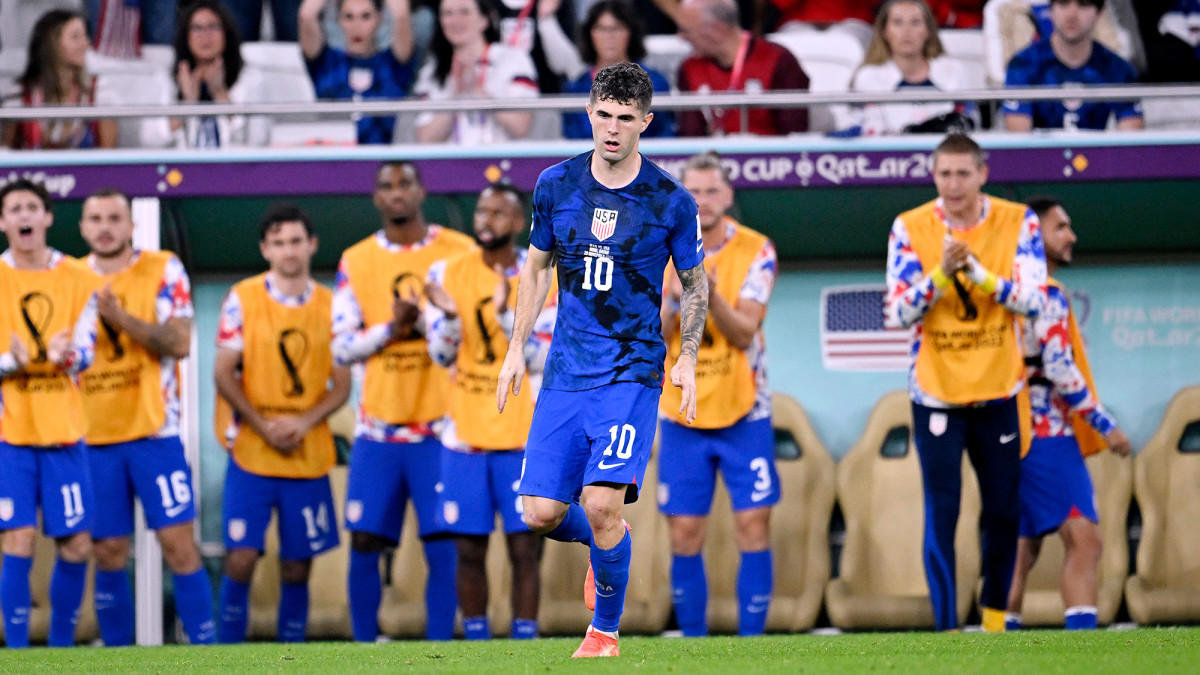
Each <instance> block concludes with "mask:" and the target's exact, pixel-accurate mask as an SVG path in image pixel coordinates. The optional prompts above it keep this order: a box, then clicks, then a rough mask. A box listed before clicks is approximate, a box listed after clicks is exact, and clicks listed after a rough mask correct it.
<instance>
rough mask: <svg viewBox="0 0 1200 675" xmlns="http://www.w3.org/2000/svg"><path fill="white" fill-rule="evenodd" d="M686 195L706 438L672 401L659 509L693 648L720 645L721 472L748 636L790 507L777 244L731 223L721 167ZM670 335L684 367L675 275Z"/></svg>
mask: <svg viewBox="0 0 1200 675" xmlns="http://www.w3.org/2000/svg"><path fill="white" fill-rule="evenodd" d="M682 178H683V186H684V187H685V188H687V189H688V191H689V192H691V193H692V197H694V198H695V199H696V206H697V207H698V208H699V213H700V232H701V235H702V237H703V240H704V267H705V268H706V271H707V274H708V323H707V325H706V327H705V331H704V338H703V339H702V340H701V342H700V351H699V353H698V354H697V361H696V402H697V406H698V407H699V408H701V409H702V410H704V414H703V415H702V416H701V417H699V418H698V419H697V420H696V422H695V425H694V427H695V428H689V427H688V426H686V425H684V424H683V422H684V420H683V419H682V417H681V416H680V415H679V414H678V412H677V410H678V408H679V397H680V395H679V392H678V391H676V390H675V389H673V388H672V389H666V390H664V391H663V396H662V400H661V401H660V402H659V416H660V417H661V418H662V426H661V427H660V432H659V433H660V436H659V454H658V480H659V488H658V490H659V492H658V505H659V508H660V509H661V510H662V511H663V513H665V514H666V515H667V522H668V524H669V527H670V533H671V554H672V559H671V588H672V597H673V600H674V603H675V618H676V620H677V621H678V622H679V628H680V630H682V631H683V634H684V635H685V636H700V635H706V634H707V633H708V624H707V617H706V614H707V609H708V584H707V581H706V579H705V575H704V558H703V557H702V556H701V554H700V551H701V549H703V547H704V539H705V533H706V532H707V528H708V512H709V509H711V508H712V499H713V490H714V488H715V487H716V475H717V472H718V471H720V473H721V476H722V479H723V481H724V483H725V485H726V487H727V488H728V490H729V496H730V500H731V502H732V504H733V518H734V532H733V534H734V537H736V539H737V545H738V549H739V550H740V551H741V552H742V555H741V566H740V568H739V571H738V580H737V593H738V608H739V611H738V634H739V635H761V634H762V632H763V630H764V629H765V628H766V620H767V608H768V606H769V604H770V601H771V585H772V581H773V576H772V575H773V573H772V565H771V549H770V546H771V536H770V535H771V533H770V518H771V506H773V505H774V504H776V503H777V502H778V501H779V496H780V494H779V474H778V473H776V471H775V437H774V433H773V432H772V430H771V392H770V391H769V390H768V389H767V368H766V351H765V344H764V341H763V334H762V330H761V327H762V321H763V318H764V317H766V315H767V300H768V299H769V298H770V296H771V288H772V287H773V286H774V284H775V246H774V245H773V244H772V243H771V240H769V239H767V238H766V237H764V236H763V235H761V234H759V233H758V232H755V231H754V230H751V229H750V228H748V227H745V226H743V225H741V224H740V223H738V222H737V221H735V220H734V219H733V218H731V217H730V216H729V215H728V211H729V209H730V208H732V207H733V186H732V185H731V184H730V183H729V176H728V174H726V173H725V169H724V168H723V167H722V166H721V157H720V156H719V155H717V153H715V152H705V153H701V154H699V155H696V156H695V157H692V158H691V159H690V160H688V163H687V164H686V165H685V166H684V169H683V176H682ZM667 275H668V281H667V288H668V292H667V293H666V294H665V295H664V298H663V308H662V325H663V333H664V336H665V337H666V339H667V353H668V361H670V360H673V359H678V358H679V353H680V344H679V333H678V332H677V331H676V330H675V325H677V324H676V322H677V320H678V319H677V314H678V313H679V291H680V289H679V285H678V284H679V282H678V280H677V279H676V277H675V275H674V273H673V272H668V273H667Z"/></svg>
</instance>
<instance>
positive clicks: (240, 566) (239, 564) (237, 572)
mask: <svg viewBox="0 0 1200 675" xmlns="http://www.w3.org/2000/svg"><path fill="white" fill-rule="evenodd" d="M257 563H258V551H255V550H254V549H252V548H235V549H233V550H232V551H229V552H228V553H226V554H225V576H227V577H229V578H230V579H231V580H233V581H236V582H237V583H239V584H249V583H250V580H251V579H252V578H253V577H254V566H255V564H257Z"/></svg>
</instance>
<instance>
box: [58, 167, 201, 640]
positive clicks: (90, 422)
mask: <svg viewBox="0 0 1200 675" xmlns="http://www.w3.org/2000/svg"><path fill="white" fill-rule="evenodd" d="M79 233H80V234H81V235H82V236H83V240H84V241H86V242H87V245H88V248H89V249H90V250H91V253H89V254H88V256H87V259H86V262H87V264H88V266H89V267H91V269H92V271H93V272H96V273H97V274H99V275H101V277H102V278H103V283H104V288H103V289H101V290H100V291H99V292H98V293H97V295H96V299H97V308H98V310H99V313H100V328H101V329H102V330H100V331H99V332H98V336H97V341H96V352H97V358H96V360H95V361H94V362H93V363H92V367H91V368H89V369H88V370H87V371H86V372H84V373H83V374H82V376H81V377H80V380H79V383H80V391H82V392H83V409H84V412H85V413H86V415H87V432H86V433H85V435H84V440H85V441H86V442H87V445H88V461H89V462H90V464H91V470H92V481H93V484H94V486H95V490H96V503H97V504H98V505H100V507H101V508H100V509H99V510H98V511H97V512H96V524H95V526H94V528H93V529H92V537H93V539H95V546H94V547H93V551H94V552H95V556H96V582H95V593H96V619H97V621H98V622H99V624H100V637H101V638H102V639H103V640H104V644H105V646H108V647H121V646H125V645H131V644H133V634H134V609H133V590H132V589H131V588H130V585H129V574H128V572H127V571H126V569H125V567H126V565H127V563H128V562H129V542H130V535H131V534H132V533H133V499H134V496H135V495H136V496H137V498H138V499H139V500H140V501H141V502H142V509H143V511H144V512H145V515H146V523H147V524H148V525H149V527H150V529H152V530H154V531H155V532H156V534H157V535H158V540H159V542H161V543H162V551H163V558H164V559H165V560H166V563H167V566H168V567H170V568H171V571H172V572H173V573H174V580H175V583H174V589H175V607H176V611H177V612H178V613H179V618H180V620H181V621H182V623H183V628H184V630H185V631H186V632H187V636H188V642H190V643H191V644H211V643H212V642H214V641H215V640H216V630H215V628H214V626H213V594H212V585H211V582H210V581H209V579H208V573H207V572H206V571H205V570H204V565H203V562H202V561H201V560H200V552H199V551H198V550H197V549H196V533H195V525H194V523H195V521H196V504H195V501H194V500H193V499H192V472H191V469H190V468H189V467H188V465H187V460H186V459H185V457H184V452H183V442H182V441H181V440H180V439H179V410H180V406H179V367H178V359H182V358H186V357H187V355H188V352H189V351H190V350H191V343H192V318H193V317H194V316H195V312H194V311H193V310H192V291H191V286H190V284H189V283H188V277H187V272H185V271H184V269H183V264H182V263H181V262H179V259H178V258H176V257H175V256H174V255H173V254H172V253H169V252H167V251H139V250H137V249H135V248H134V247H133V213H132V210H131V207H130V202H129V197H127V196H125V195H124V194H122V193H120V192H117V191H115V190H101V191H99V192H96V193H93V194H92V195H91V196H90V197H88V198H87V199H86V200H84V202H83V216H82V218H81V219H80V221H79Z"/></svg>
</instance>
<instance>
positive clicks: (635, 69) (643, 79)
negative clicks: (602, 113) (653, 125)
mask: <svg viewBox="0 0 1200 675" xmlns="http://www.w3.org/2000/svg"><path fill="white" fill-rule="evenodd" d="M653 98H654V84H653V83H651V82H650V76H649V75H647V74H646V71H645V70H642V67H641V66H639V65H638V64H636V63H630V62H628V61H623V62H621V63H614V64H612V65H611V66H605V67H603V68H601V69H600V72H598V73H596V78H595V79H594V80H592V96H591V102H592V103H593V104H595V103H596V101H616V102H617V103H620V104H622V105H634V106H636V107H637V109H638V110H639V111H640V112H641V113H642V114H645V113H646V112H647V111H649V110H650V101H651V100H652V99H653Z"/></svg>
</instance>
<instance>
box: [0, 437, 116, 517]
mask: <svg viewBox="0 0 1200 675" xmlns="http://www.w3.org/2000/svg"><path fill="white" fill-rule="evenodd" d="M39 506H40V507H41V508H42V531H43V532H45V533H46V536H48V537H67V536H70V535H73V534H77V533H79V532H90V531H91V529H92V525H93V524H94V523H95V521H96V495H95V493H94V492H92V472H91V471H90V470H89V469H88V459H87V448H86V447H84V445H83V443H75V444H74V445H56V446H44V447H43V446H38V447H34V446H24V445H11V444H9V443H5V442H3V441H0V531H4V530H15V529H17V528H20V527H35V526H37V510H38V507H39Z"/></svg>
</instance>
